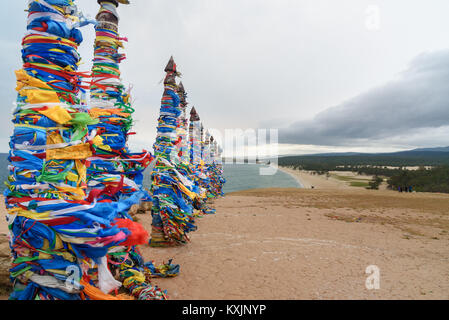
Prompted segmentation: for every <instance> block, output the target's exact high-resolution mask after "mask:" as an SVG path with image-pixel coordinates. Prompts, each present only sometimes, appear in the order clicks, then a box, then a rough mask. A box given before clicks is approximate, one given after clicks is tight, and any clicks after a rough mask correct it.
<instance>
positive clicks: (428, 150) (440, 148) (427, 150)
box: [412, 147, 449, 152]
mask: <svg viewBox="0 0 449 320" xmlns="http://www.w3.org/2000/svg"><path fill="white" fill-rule="evenodd" d="M412 151H424V152H449V147H439V148H421V149H415V150H412Z"/></svg>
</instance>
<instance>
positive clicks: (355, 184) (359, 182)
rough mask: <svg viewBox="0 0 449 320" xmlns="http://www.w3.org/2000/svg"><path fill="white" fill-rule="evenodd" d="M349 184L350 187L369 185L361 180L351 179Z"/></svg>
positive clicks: (366, 186) (365, 186)
mask: <svg viewBox="0 0 449 320" xmlns="http://www.w3.org/2000/svg"><path fill="white" fill-rule="evenodd" d="M349 185H350V186H351V187H361V188H368V187H369V183H367V182H361V181H352V182H351V183H350V184H349Z"/></svg>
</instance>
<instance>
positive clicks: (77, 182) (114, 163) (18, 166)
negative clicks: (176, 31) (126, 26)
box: [4, 0, 179, 300]
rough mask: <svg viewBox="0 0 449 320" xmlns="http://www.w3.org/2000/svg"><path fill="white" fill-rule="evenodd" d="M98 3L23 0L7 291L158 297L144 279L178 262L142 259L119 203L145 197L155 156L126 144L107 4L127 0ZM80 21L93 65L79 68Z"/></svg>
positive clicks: (137, 231)
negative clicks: (88, 29)
mask: <svg viewBox="0 0 449 320" xmlns="http://www.w3.org/2000/svg"><path fill="white" fill-rule="evenodd" d="M98 3H99V5H100V11H99V13H98V15H97V19H96V20H95V21H88V20H87V19H85V18H84V16H83V15H82V14H81V13H80V12H79V11H78V8H77V7H76V5H75V1H73V0H31V1H29V2H28V19H27V31H26V34H25V36H24V38H23V41H22V46H23V49H22V60H23V68H22V69H21V70H19V71H16V76H17V88H16V90H17V92H18V96H17V105H16V108H15V110H14V114H13V123H14V133H13V135H12V137H11V141H10V155H9V161H10V165H9V167H8V169H9V173H10V174H9V177H8V181H7V186H8V188H7V190H6V191H5V193H4V195H5V203H6V207H7V215H6V219H7V222H8V225H9V231H10V247H11V255H12V259H13V260H12V266H11V269H10V278H11V281H12V283H13V292H12V294H11V296H10V299H12V300H77V299H78V300H79V299H85V300H118V299H140V300H163V299H166V294H165V292H163V291H162V290H161V289H159V288H158V287H156V286H153V285H152V284H151V279H152V278H154V277H158V276H159V277H169V276H174V275H176V274H178V272H179V266H176V265H172V264H171V263H168V264H166V265H162V266H158V267H156V266H154V265H153V263H152V262H149V263H145V262H144V261H143V258H142V256H141V254H140V253H139V250H138V247H137V246H138V245H142V244H147V243H148V241H149V235H148V232H147V231H146V230H145V229H144V228H143V227H142V226H141V225H139V224H138V223H136V222H134V221H133V219H132V218H131V217H130V216H129V214H128V210H129V209H130V208H131V206H133V205H134V204H137V203H140V202H141V201H151V200H152V198H151V195H150V194H148V193H147V192H145V191H144V189H143V186H142V181H143V172H144V170H145V169H146V168H147V167H148V166H150V164H151V163H152V162H153V160H154V159H155V158H154V157H153V156H152V155H151V154H150V153H149V152H146V151H144V152H142V153H138V154H133V153H130V151H129V150H128V148H127V145H126V142H127V139H128V136H129V135H130V132H129V130H130V128H131V126H132V122H133V120H132V114H133V112H134V110H133V108H132V106H131V103H130V101H131V100H130V94H129V92H128V91H127V90H126V88H125V87H124V86H123V84H122V83H121V79H120V70H119V63H120V62H121V61H122V60H123V59H124V58H125V56H124V55H123V54H120V53H119V52H118V51H119V48H121V47H122V46H123V42H122V40H125V39H122V38H120V36H119V33H118V22H119V15H118V13H117V7H118V6H119V3H127V1H125V0H119V1H115V0H99V1H98ZM89 23H93V24H95V26H96V27H95V29H96V39H95V58H94V65H93V69H92V73H81V72H79V71H78V65H79V63H80V62H81V57H80V55H79V53H78V51H77V49H78V46H79V45H80V44H81V42H82V41H83V37H82V34H81V32H80V30H79V28H80V27H82V26H84V25H87V24H89ZM86 80H88V81H86ZM86 90H90V91H91V103H90V104H89V105H86V104H85V103H83V100H82V99H81V97H82V95H83V94H85V92H86ZM119 290H120V293H121V294H119Z"/></svg>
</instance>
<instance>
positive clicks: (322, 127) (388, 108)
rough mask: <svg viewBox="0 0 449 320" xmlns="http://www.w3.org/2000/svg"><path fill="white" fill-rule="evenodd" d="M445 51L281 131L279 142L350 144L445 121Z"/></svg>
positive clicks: (448, 77)
mask: <svg viewBox="0 0 449 320" xmlns="http://www.w3.org/2000/svg"><path fill="white" fill-rule="evenodd" d="M448 101H449V50H446V51H439V52H434V53H424V54H421V55H419V56H418V57H417V58H415V59H414V60H413V61H412V62H411V63H410V65H409V67H408V68H407V70H405V71H404V72H402V73H400V74H399V76H398V79H396V80H394V81H391V82H390V83H388V84H386V85H384V86H381V87H378V88H375V89H372V90H370V91H368V92H365V93H363V94H361V95H359V96H356V97H355V98H353V99H350V100H348V101H346V102H343V103H342V104H340V105H338V106H336V107H332V108H329V109H327V110H325V111H323V112H321V113H319V114H318V115H317V116H316V117H315V118H313V119H312V120H307V121H298V122H296V123H294V124H292V125H290V126H289V127H287V128H284V129H281V130H280V142H281V143H292V144H315V145H351V144H354V143H357V142H362V141H367V140H370V141H373V140H382V139H387V140H388V139H392V138H394V137H396V136H404V135H413V134H414V133H416V132H418V131H420V132H423V134H425V132H426V130H425V129H429V130H428V133H429V134H430V133H431V132H432V130H433V129H435V128H441V127H444V126H447V125H449V108H448Z"/></svg>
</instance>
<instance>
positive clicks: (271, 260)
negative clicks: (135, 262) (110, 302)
mask: <svg viewBox="0 0 449 320" xmlns="http://www.w3.org/2000/svg"><path fill="white" fill-rule="evenodd" d="M448 205H449V196H447V195H439V194H399V193H394V192H385V191H367V190H363V189H360V188H359V189H354V188H350V189H345V188H340V189H335V188H334V189H322V190H320V189H318V190H304V189H267V190H250V191H244V192H239V193H234V194H230V195H228V196H227V197H226V198H223V199H219V200H216V201H215V207H216V208H217V214H216V215H212V216H206V217H203V218H201V219H200V221H199V222H198V225H199V230H198V231H197V232H195V233H193V234H192V235H191V238H192V241H191V243H190V244H189V245H187V246H185V247H180V248H171V249H156V248H149V247H143V248H142V252H143V255H144V257H145V258H146V259H147V260H155V262H156V263H159V262H162V261H166V260H168V259H170V258H174V263H179V264H181V274H180V276H179V277H177V278H174V279H158V280H155V283H157V284H158V285H160V286H161V287H162V288H164V289H167V290H168V294H169V297H170V299H182V300H184V299H192V300H204V299H213V300H222V299H224V300H227V299H257V300H260V299H262V300H263V299H292V300H297V299H449V267H448V266H449V258H448V257H449V215H448V213H447V207H448ZM138 218H139V220H140V222H141V223H142V224H143V225H145V226H146V227H147V228H148V229H150V224H151V217H150V215H149V214H146V215H139V216H138ZM370 265H376V266H378V268H380V290H373V291H370V290H368V289H367V288H366V286H365V281H366V279H367V277H368V276H369V275H368V274H366V273H365V271H366V268H367V267H368V266H370Z"/></svg>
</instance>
